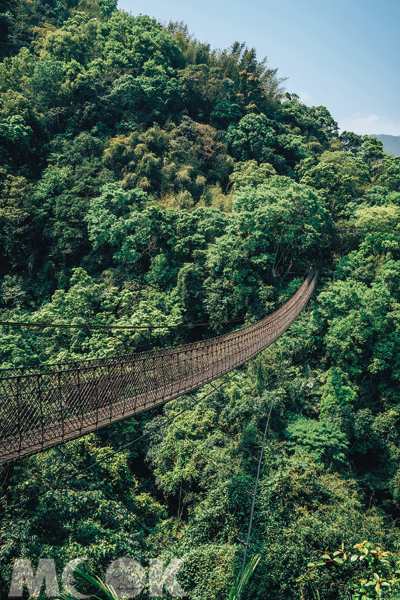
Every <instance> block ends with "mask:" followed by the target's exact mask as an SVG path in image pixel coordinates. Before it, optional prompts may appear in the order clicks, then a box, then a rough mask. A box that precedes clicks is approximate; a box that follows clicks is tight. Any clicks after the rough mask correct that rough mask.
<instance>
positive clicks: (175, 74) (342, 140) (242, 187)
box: [0, 0, 400, 600]
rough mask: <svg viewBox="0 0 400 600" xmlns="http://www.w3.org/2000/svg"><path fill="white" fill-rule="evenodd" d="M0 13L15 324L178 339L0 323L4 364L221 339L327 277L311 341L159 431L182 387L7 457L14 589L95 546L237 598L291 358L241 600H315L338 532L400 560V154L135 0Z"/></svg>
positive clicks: (207, 598) (329, 575) (249, 60)
mask: <svg viewBox="0 0 400 600" xmlns="http://www.w3.org/2000/svg"><path fill="white" fill-rule="evenodd" d="M0 16H1V22H0V27H1V31H0V38H1V39H0V42H1V44H0V52H1V57H2V60H1V63H0V229H1V234H0V247H1V250H0V251H1V262H0V292H1V294H0V320H1V321H3V322H10V321H18V322H42V323H49V324H51V323H64V324H83V325H157V328H155V329H141V330H93V329H90V328H83V329H51V328H47V329H40V330H39V329H34V328H27V327H13V326H7V325H2V326H0V362H1V366H2V367H3V368H4V367H12V366H20V365H26V364H29V365H39V364H42V363H56V362H60V361H66V360H79V359H81V358H100V357H106V356H113V355H117V354H123V353H132V352H137V351H143V350H149V349H157V348H163V347H167V346H174V345H177V344H180V343H186V342H190V341H193V340H197V339H201V338H202V337H203V338H204V337H211V336H215V335H219V334H221V333H224V332H228V331H231V330H232V329H233V328H235V327H240V326H242V325H243V323H246V324H247V323H252V322H255V321H256V320H258V319H260V318H262V317H263V316H265V315H266V314H268V313H269V312H271V311H272V310H274V309H275V308H277V307H278V306H279V305H281V304H282V303H283V302H284V301H285V300H287V299H288V298H289V297H290V296H291V295H292V294H293V293H294V292H295V291H296V290H297V289H298V287H299V285H300V284H301V281H302V280H301V274H303V273H305V272H306V271H307V270H308V269H309V267H310V265H311V264H321V265H322V275H321V279H320V283H319V286H318V289H317V292H316V294H315V295H314V297H313V298H312V300H311V302H310V303H309V305H308V307H307V309H306V310H305V311H304V312H303V313H302V314H301V315H300V317H299V318H298V320H297V321H296V322H295V323H294V325H293V326H292V327H291V329H290V331H289V332H288V333H287V334H285V335H284V336H283V337H282V338H281V339H280V340H278V342H276V343H275V344H274V345H272V346H271V347H270V348H269V349H268V350H266V351H265V352H264V353H262V354H261V355H260V356H259V357H258V358H257V359H256V360H254V361H253V362H252V363H250V364H249V365H248V366H247V367H246V368H244V369H241V370H239V371H238V372H237V373H236V374H235V375H234V377H233V378H232V379H231V380H230V381H229V382H228V383H227V384H226V385H225V386H224V387H222V388H221V389H219V390H218V391H217V392H214V393H212V394H210V395H208V397H207V398H205V399H204V400H203V401H201V402H200V403H199V404H198V405H197V406H196V407H195V408H194V409H193V410H188V411H186V412H183V413H182V414H181V415H180V416H179V417H178V418H176V419H175V420H174V421H173V422H172V423H170V424H169V425H166V426H162V423H163V420H164V417H165V415H166V416H173V415H175V414H176V413H178V412H179V411H180V410H181V409H182V408H184V407H188V406H190V405H191V403H192V402H193V397H189V396H184V397H181V398H179V399H178V400H174V401H172V402H170V403H168V404H167V405H165V407H161V408H154V409H152V410H151V411H149V412H146V413H144V414H143V415H142V416H140V417H138V418H137V419H130V420H128V421H126V422H123V423H119V424H116V425H113V426H110V427H108V428H105V429H102V430H100V431H99V432H97V433H96V434H90V435H87V436H86V437H83V438H81V439H78V440H74V441H72V442H69V443H68V444H66V445H65V446H61V447H60V448H55V449H52V450H49V451H46V452H43V453H41V454H37V455H35V456H33V457H31V458H26V459H23V460H20V461H17V462H15V463H12V464H10V465H5V466H3V467H2V469H1V484H2V490H3V492H2V500H1V507H0V512H3V511H4V510H5V509H7V508H9V509H12V510H11V511H10V512H7V514H6V515H5V516H3V517H2V519H1V527H0V589H1V592H0V597H1V598H2V599H3V598H4V599H5V598H7V597H8V590H9V586H10V579H11V572H12V567H13V562H14V560H15V559H16V558H19V557H26V558H31V559H32V564H34V565H35V568H36V564H37V560H38V559H39V558H55V560H56V564H57V568H58V572H59V573H61V571H62V568H63V566H64V565H65V564H66V563H67V562H68V561H70V560H72V559H74V558H77V557H82V556H86V557H88V558H89V559H90V560H89V561H88V562H87V569H88V571H89V572H91V573H92V574H97V575H101V576H103V575H104V570H105V568H106V567H107V566H108V565H109V564H110V563H111V562H112V561H113V560H115V559H117V558H119V557H122V556H133V557H135V558H136V559H137V560H138V561H139V562H140V563H142V564H143V565H148V561H149V560H150V559H151V558H154V557H162V558H163V559H164V560H165V561H167V560H168V559H170V558H172V557H181V558H184V565H183V567H182V568H181V569H180V571H179V575H178V579H179V581H180V582H181V585H182V587H183V588H184V589H185V590H186V591H187V592H188V594H189V597H190V598H191V599H192V600H225V599H226V598H227V597H228V593H229V589H230V587H231V585H232V582H233V581H234V579H235V577H236V575H237V573H238V570H239V569H240V565H241V561H242V556H243V545H242V542H241V540H243V539H244V538H245V536H246V533H247V527H248V520H249V515H250V508H251V500H252V498H251V492H252V490H253V487H254V480H255V474H256V471H257V460H258V456H259V451H260V447H261V433H262V431H263V429H264V427H265V424H266V419H267V414H268V411H269V407H270V405H271V402H272V398H273V397H274V393H275V389H276V385H277V382H278V380H279V378H280V375H281V371H282V368H283V366H284V365H285V364H286V363H287V361H289V362H288V366H287V369H286V371H285V373H284V375H283V377H282V380H281V386H280V388H279V391H278V393H277V398H276V403H275V407H274V409H273V411H272V419H271V424H270V429H269V436H268V441H267V447H266V455H265V458H264V464H263V469H262V477H261V481H260V495H259V497H258V499H257V502H256V513H255V521H254V526H253V533H252V538H251V544H250V550H249V555H250V556H252V555H254V554H255V553H259V554H260V555H261V562H260V565H259V566H258V568H257V570H256V571H255V574H254V576H253V578H252V580H251V581H250V583H249V585H248V587H247V590H246V593H245V595H244V596H243V599H251V600H265V599H266V598H279V599H282V600H283V599H285V600H291V599H293V600H294V599H295V598H296V599H297V598H300V592H299V583H298V582H297V581H296V580H297V578H298V577H299V576H301V575H302V574H303V573H305V571H306V570H307V564H308V563H310V561H311V562H315V561H317V560H318V559H319V558H320V557H321V555H322V554H321V553H323V551H325V550H328V551H329V552H333V551H336V550H340V548H341V545H342V544H344V547H345V549H348V550H349V551H350V550H351V548H352V547H353V546H354V544H356V543H361V542H363V541H364V540H368V541H369V542H371V544H375V545H380V546H383V547H384V548H385V549H386V550H391V551H395V550H397V548H398V547H399V545H400V535H399V529H398V519H399V517H400V510H399V508H400V504H399V503H400V431H399V424H400V388H399V380H400V157H393V156H392V155H389V154H387V153H385V152H384V151H383V148H382V142H381V141H379V140H378V139H377V138H375V137H368V136H364V137H361V136H358V135H356V134H354V133H351V132H344V133H342V134H341V135H339V133H338V126H337V123H336V122H335V120H334V118H333V117H332V116H331V114H330V113H329V111H328V109H327V108H325V107H323V106H319V107H309V106H306V105H305V104H303V103H301V102H300V101H299V97H298V96H297V95H296V94H295V93H287V92H285V91H284V81H283V79H281V78H280V77H279V75H278V72H277V69H275V68H271V67H269V66H268V64H267V62H266V60H260V59H259V58H258V57H257V55H256V52H255V50H254V49H252V48H250V47H248V46H246V44H244V43H239V42H235V43H234V44H233V45H232V47H230V48H228V49H225V50H214V49H212V48H210V46H209V45H208V44H205V43H202V42H201V41H198V40H197V39H195V38H193V37H192V36H191V35H190V34H189V32H188V30H187V28H186V27H185V26H184V25H183V24H182V23H170V24H168V25H162V24H160V23H158V22H157V21H155V20H153V19H151V18H149V17H147V16H132V15H130V14H127V13H125V12H121V11H118V10H117V8H116V3H115V1H114V0H81V1H78V0H62V1H61V2H57V1H56V0H46V2H42V1H41V0H15V1H13V2H9V4H8V5H7V6H6V9H5V12H3V14H2V15H0ZM250 42H251V40H250ZM286 85H290V82H288V83H287V84H286ZM235 319H237V321H234V320H235ZM232 321H233V322H232ZM196 323H208V325H206V326H203V327H192V325H194V324H196ZM238 323H239V325H238ZM175 325H176V327H170V326H175ZM167 326H168V327H167ZM293 352H294V353H293ZM292 353H293V354H292ZM205 392H207V393H208V392H212V388H211V386H206V388H205V389H202V390H200V391H199V392H198V393H197V396H196V395H195V396H196V397H197V398H200V396H201V395H202V394H204V393H205ZM157 424H160V427H159V429H158V430H157V432H156V433H152V434H151V435H150V436H148V437H147V438H144V439H143V440H142V441H141V442H140V443H138V444H135V445H133V446H131V447H129V448H128V449H126V450H124V451H123V452H120V453H119V454H117V455H115V456H114V457H113V458H110V459H109V460H106V461H104V462H102V463H101V464H100V465H99V466H97V467H95V468H93V469H90V470H87V471H86V472H85V473H83V474H81V475H79V476H76V475H75V473H76V472H77V470H80V469H83V468H85V467H86V466H89V465H90V464H91V463H92V462H94V461H95V460H98V459H100V458H103V457H104V456H106V455H107V453H108V452H111V451H112V450H115V449H117V448H119V447H120V446H121V445H123V444H125V443H128V442H129V441H131V440H132V439H134V437H136V436H138V435H140V434H141V433H143V432H146V431H148V430H149V428H153V427H154V425H157ZM67 475H68V479H67V480H66V482H65V483H63V484H62V485H57V483H55V482H57V480H58V479H59V478H63V477H65V476H67ZM49 486H50V489H49ZM46 490H48V491H46ZM32 497H34V498H33V499H31V500H29V501H28V502H26V503H25V504H21V505H20V503H21V502H23V501H24V500H28V499H29V498H32ZM17 504H18V506H17V507H16V508H13V506H14V505H17ZM357 565H358V563H357V564H356V565H354V563H352V564H351V565H350V564H347V563H344V564H343V565H341V564H339V562H337V563H336V564H335V565H333V566H332V565H331V566H330V567H329V568H325V569H320V570H319V571H318V570H316V571H315V573H316V575H315V579H313V581H312V582H308V583H307V582H305V583H304V585H303V590H302V592H303V594H304V595H305V596H304V597H307V598H315V599H317V598H318V599H319V600H322V599H330V598H332V599H333V598H339V597H344V596H345V595H346V594H348V589H349V588H348V586H349V584H350V583H351V582H352V581H355V579H354V578H356V577H357V572H358V571H357V568H358V567H357ZM331 567H332V568H331ZM84 589H85V586H84V585H83V584H82V585H81V590H84ZM317 592H318V594H319V596H317ZM374 593H375V592H374ZM148 594H149V591H148V589H147V588H146V589H145V590H144V591H143V592H141V594H140V595H139V596H137V597H138V598H139V599H141V598H148V597H149V595H148ZM165 594H166V593H165ZM44 597H45V596H44V594H43V595H42V596H41V598H44ZM165 597H169V596H167V595H165ZM346 597H348V596H346ZM371 597H372V595H371ZM26 598H28V595H27V596H26Z"/></svg>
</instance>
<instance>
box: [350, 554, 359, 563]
mask: <svg viewBox="0 0 400 600" xmlns="http://www.w3.org/2000/svg"><path fill="white" fill-rule="evenodd" d="M357 558H358V554H353V556H352V557H351V558H350V560H351V562H354V561H355V560H357Z"/></svg>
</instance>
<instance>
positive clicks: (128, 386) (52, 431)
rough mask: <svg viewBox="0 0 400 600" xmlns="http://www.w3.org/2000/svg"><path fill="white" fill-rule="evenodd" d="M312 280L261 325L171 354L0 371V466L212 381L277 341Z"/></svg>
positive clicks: (314, 275)
mask: <svg viewBox="0 0 400 600" xmlns="http://www.w3.org/2000/svg"><path fill="white" fill-rule="evenodd" d="M317 280H318V273H315V272H314V271H311V272H310V273H309V275H308V277H307V278H306V280H305V281H304V283H303V285H302V286H301V287H300V289H299V290H298V291H297V292H296V293H295V294H294V295H293V296H292V297H291V298H290V299H289V300H288V301H287V302H286V303H285V304H283V305H282V306H281V307H280V308H279V309H278V310H276V311H275V312H274V313H272V314H271V315H268V316H267V317H265V318H264V319H262V320H261V321H258V322H257V323H254V324H252V325H249V326H247V327H243V328H242V329H239V330H236V331H233V332H231V333H228V334H224V335H221V336H219V337H215V338H210V339H207V340H204V341H199V342H194V343H191V344H186V345H183V346H179V347H174V348H166V349H163V350H156V351H151V352H139V353H135V354H131V355H123V356H115V357H108V358H106V359H99V360H82V361H76V362H73V363H63V364H59V365H44V366H41V367H38V368H35V367H28V368H26V369H24V368H23V367H20V368H16V369H5V370H4V372H1V371H0V463H3V462H7V461H9V460H14V459H15V458H18V457H22V456H27V455H29V454H34V453H36V452H39V451H41V450H44V449H46V448H50V447H52V446H55V445H57V444H60V443H62V442H65V441H68V440H71V439H74V438H77V437H80V436H82V435H85V434H87V433H89V432H91V431H94V430H96V429H98V428H100V427H103V426H105V425H108V424H110V423H114V422H116V421H121V420H123V419H126V418H128V417H130V416H132V415H134V414H137V413H139V412H141V411H143V410H146V409H148V408H151V407H153V406H155V405H159V404H163V403H165V402H168V401H169V400H172V399H173V398H177V397H178V396H181V395H182V394H186V393H188V392H191V391H193V390H195V389H196V388H198V387H200V386H202V385H204V384H206V383H210V382H211V381H213V380H214V379H218V378H219V377H221V376H222V375H225V374H226V373H228V372H229V371H231V370H233V369H235V368H237V367H239V366H240V365H242V364H243V363H245V362H247V361H248V360H250V359H252V358H254V357H255V356H257V354H259V353H260V352H262V351H263V350H265V348H267V347H268V346H270V345H271V344H272V343H273V342H274V341H275V340H276V339H278V338H279V337H280V336H281V335H282V334H283V333H284V332H285V331H286V330H287V329H288V328H289V327H290V325H291V324H292V323H293V321H294V320H295V319H296V318H297V317H298V315H299V314H300V312H301V311H302V310H303V308H304V307H305V305H306V304H307V302H308V300H309V298H310V296H311V295H312V293H313V291H314V289H315V287H316V285H317Z"/></svg>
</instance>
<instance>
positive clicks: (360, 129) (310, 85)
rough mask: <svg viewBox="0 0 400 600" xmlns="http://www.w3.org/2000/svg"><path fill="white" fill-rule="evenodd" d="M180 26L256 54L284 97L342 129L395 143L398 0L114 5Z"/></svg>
mask: <svg viewBox="0 0 400 600" xmlns="http://www.w3.org/2000/svg"><path fill="white" fill-rule="evenodd" d="M118 8H119V9H123V10H127V11H129V12H132V14H134V15H138V14H140V13H142V14H146V15H150V16H151V17H155V18H156V19H158V20H159V21H161V22H168V21H170V20H172V21H184V22H185V23H186V24H187V26H188V28H189V32H190V33H192V34H194V35H195V37H197V38H198V39H199V40H200V41H202V42H208V43H210V44H211V46H212V47H218V48H225V47H228V46H230V45H231V44H232V43H233V42H234V41H239V42H242V41H245V42H246V43H247V44H248V46H250V47H251V46H254V47H255V48H256V50H257V56H258V57H259V58H263V57H264V56H267V57H268V65H269V66H270V67H273V68H276V67H278V69H279V71H278V74H279V75H280V76H281V77H287V78H288V80H287V81H286V84H285V85H286V90H287V91H289V92H296V93H297V94H299V95H300V97H301V99H302V100H303V102H305V103H306V104H309V105H315V106H319V105H321V104H322V105H324V106H326V107H327V108H328V110H329V111H330V112H331V114H332V116H333V118H334V119H335V120H336V121H338V123H339V126H340V128H341V129H348V130H351V131H355V132H356V133H359V134H373V133H375V134H381V133H386V134H391V135H400V0H379V1H378V0H319V1H317V0H302V1H301V2H300V1H299V0H285V1H284V2H283V1H281V2H280V1H279V0H260V1H258V0H240V1H239V0H230V1H228V0H199V1H197V2H190V1H186V2H185V1H184V0H146V1H144V0H119V2H118Z"/></svg>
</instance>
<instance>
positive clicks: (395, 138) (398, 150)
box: [371, 133, 400, 156]
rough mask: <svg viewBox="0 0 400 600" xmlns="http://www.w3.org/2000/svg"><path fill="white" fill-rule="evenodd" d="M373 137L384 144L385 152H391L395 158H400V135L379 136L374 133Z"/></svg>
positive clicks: (382, 134)
mask: <svg viewBox="0 0 400 600" xmlns="http://www.w3.org/2000/svg"><path fill="white" fill-rule="evenodd" d="M371 135H373V136H374V137H376V138H378V140H381V142H383V149H384V150H385V152H389V153H390V154H394V155H395V156H400V135H387V134H384V133H381V134H379V135H377V134H376V133H372V134H371Z"/></svg>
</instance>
